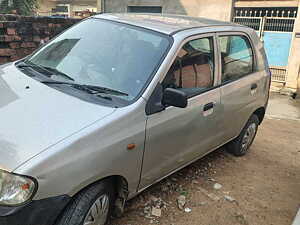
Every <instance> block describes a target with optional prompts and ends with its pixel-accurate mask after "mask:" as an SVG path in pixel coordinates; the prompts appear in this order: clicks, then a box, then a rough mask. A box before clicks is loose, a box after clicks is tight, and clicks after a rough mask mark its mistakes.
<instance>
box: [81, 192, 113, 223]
mask: <svg viewBox="0 0 300 225" xmlns="http://www.w3.org/2000/svg"><path fill="white" fill-rule="evenodd" d="M108 211H109V197H108V196H107V195H101V196H100V197H99V198H98V199H97V200H96V201H95V202H94V204H93V205H92V206H91V208H90V210H89V212H88V213H87V215H86V217H85V219H84V222H83V225H104V224H105V222H106V219H107V216H108Z"/></svg>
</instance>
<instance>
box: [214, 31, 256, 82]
mask: <svg viewBox="0 0 300 225" xmlns="http://www.w3.org/2000/svg"><path fill="white" fill-rule="evenodd" d="M219 44H220V49H221V59H222V83H225V82H229V81H232V80H236V79H239V78H241V77H243V76H245V75H248V74H250V73H252V72H253V61H254V60H253V50H252V49H251V45H250V43H249V40H248V39H247V38H246V37H244V36H234V35H233V36H222V37H219Z"/></svg>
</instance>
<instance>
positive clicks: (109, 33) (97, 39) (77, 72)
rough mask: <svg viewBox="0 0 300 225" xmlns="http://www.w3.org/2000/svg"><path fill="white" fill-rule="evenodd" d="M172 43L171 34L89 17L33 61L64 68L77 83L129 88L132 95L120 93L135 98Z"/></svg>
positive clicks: (116, 88)
mask: <svg viewBox="0 0 300 225" xmlns="http://www.w3.org/2000/svg"><path fill="white" fill-rule="evenodd" d="M169 46H170V40H169V37H168V36H167V35H163V34H160V33H158V32H154V31H149V30H146V29H143V28H139V27H135V26H130V25H127V24H122V23H115V22H111V21H106V20H100V19H88V20H85V21H83V22H81V23H79V24H78V25H76V26H74V27H72V28H71V29H69V30H67V31H66V32H64V33H63V34H61V35H60V36H58V37H57V38H55V39H54V40H53V41H51V42H50V43H48V44H47V45H45V46H44V47H43V48H41V49H40V50H39V51H37V52H36V53H35V54H34V55H33V56H32V57H31V58H29V61H30V62H31V63H34V64H36V65H39V66H42V67H48V68H51V69H55V70H56V71H60V72H62V73H64V74H66V75H68V76H69V77H71V78H72V79H73V80H74V82H76V83H80V84H87V85H95V86H101V87H107V88H111V89H114V90H119V91H121V92H125V93H127V94H128V96H119V97H120V98H124V100H128V101H132V100H133V99H135V98H136V97H137V96H138V95H139V93H140V92H141V91H142V89H143V88H144V87H145V86H146V85H147V81H149V79H151V75H152V74H153V73H154V71H155V69H156V68H157V66H158V65H159V63H160V61H161V60H162V58H163V56H164V54H165V53H166V51H167V49H168V48H169ZM51 79H54V80H58V81H65V80H64V79H66V78H64V77H63V76H52V77H51ZM66 81H69V80H66Z"/></svg>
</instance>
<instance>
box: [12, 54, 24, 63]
mask: <svg viewBox="0 0 300 225" xmlns="http://www.w3.org/2000/svg"><path fill="white" fill-rule="evenodd" d="M21 58H23V57H20V56H18V55H12V56H11V57H10V61H12V62H14V61H17V60H19V59H21Z"/></svg>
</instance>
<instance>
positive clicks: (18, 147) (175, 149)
mask: <svg viewBox="0 0 300 225" xmlns="http://www.w3.org/2000/svg"><path fill="white" fill-rule="evenodd" d="M0 85H1V90H0V92H1V97H0V115H1V117H0V124H1V131H0V168H1V169H0V224H1V225H20V224H22V225H103V224H105V223H106V222H107V220H108V218H109V217H110V216H111V215H112V214H113V215H115V216H120V215H121V214H122V212H123V209H124V204H125V201H126V200H128V199H130V198H133V197H134V196H135V195H137V194H138V193H140V192H141V191H143V190H144V189H145V188H147V187H149V186H150V185H152V184H154V183H156V182H158V181H159V180H161V179H163V178H165V177H166V176H168V175H169V174H171V173H174V172H175V171H177V170H179V169H181V168H183V167H185V166H186V165H188V164H190V163H191V162H193V161H195V160H197V159H199V158H201V157H203V156H204V155H206V154H208V153H210V152H211V151H213V150H215V149H217V148H219V147H220V146H223V145H225V144H226V146H227V149H228V150H229V151H230V152H232V153H233V154H234V155H236V156H242V155H244V154H245V153H246V152H247V151H248V150H249V147H250V146H251V144H252V142H253V140H254V137H255V135H256V132H257V129H258V126H259V124H261V122H262V121H263V118H264V114H265V110H266V106H267V102H268V98H269V85H270V71H269V68H268V63H267V60H266V55H265V51H264V48H263V44H262V43H261V41H260V40H259V38H258V36H257V35H256V33H255V31H254V30H252V29H250V28H247V27H244V26H240V25H236V24H231V23H225V22H219V21H213V20H208V19H203V18H190V17H185V16H174V15H166V16H162V15H153V14H102V15H97V16H94V17H91V18H88V19H86V20H84V21H82V22H80V23H79V24H77V25H75V26H73V27H72V28H70V29H68V30H67V31H65V32H64V33H63V34H61V35H59V36H58V37H56V38H55V39H54V40H52V41H50V42H49V43H47V44H46V45H44V46H42V47H41V48H40V49H38V50H37V51H36V52H34V53H33V54H32V55H30V56H29V57H27V58H25V59H23V60H21V61H18V62H15V63H11V64H7V65H3V66H1V67H0Z"/></svg>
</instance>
